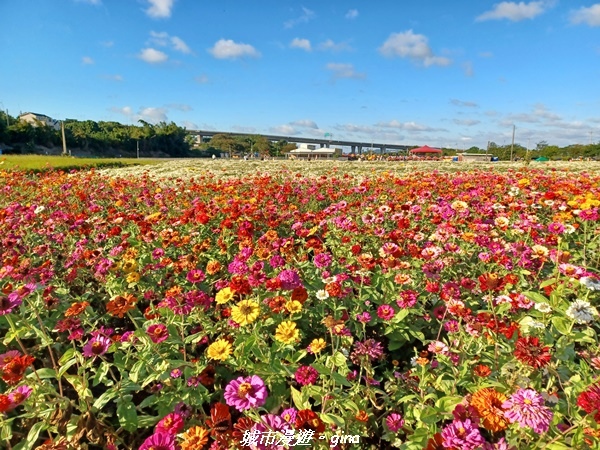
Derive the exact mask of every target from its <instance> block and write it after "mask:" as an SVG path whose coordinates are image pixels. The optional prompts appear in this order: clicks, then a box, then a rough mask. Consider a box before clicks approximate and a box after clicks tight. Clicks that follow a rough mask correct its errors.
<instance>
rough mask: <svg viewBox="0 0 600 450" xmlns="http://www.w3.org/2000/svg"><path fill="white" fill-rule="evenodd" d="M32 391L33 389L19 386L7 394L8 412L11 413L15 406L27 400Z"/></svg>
mask: <svg viewBox="0 0 600 450" xmlns="http://www.w3.org/2000/svg"><path fill="white" fill-rule="evenodd" d="M32 391H33V389H32V388H30V387H29V386H19V387H18V388H16V389H15V390H14V391H12V392H11V393H10V394H8V400H9V401H10V406H9V408H8V410H9V411H11V410H13V409H15V408H16V407H17V406H19V405H20V404H21V403H23V402H24V401H25V400H27V399H28V398H29V396H30V395H31V392H32Z"/></svg>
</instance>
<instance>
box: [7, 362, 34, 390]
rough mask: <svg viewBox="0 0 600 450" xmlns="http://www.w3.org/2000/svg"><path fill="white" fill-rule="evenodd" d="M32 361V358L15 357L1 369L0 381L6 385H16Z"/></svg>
mask: <svg viewBox="0 0 600 450" xmlns="http://www.w3.org/2000/svg"><path fill="white" fill-rule="evenodd" d="M33 361H35V358H34V357H33V356H29V355H22V356H17V357H16V358H14V359H12V360H11V361H9V362H8V363H7V364H5V365H4V366H3V367H2V379H3V380H4V381H6V382H7V383H8V384H17V383H18V382H19V381H21V379H22V378H23V375H24V374H25V370H26V369H27V367H29V366H30V365H31V364H33Z"/></svg>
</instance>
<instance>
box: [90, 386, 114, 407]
mask: <svg viewBox="0 0 600 450" xmlns="http://www.w3.org/2000/svg"><path fill="white" fill-rule="evenodd" d="M117 394H118V393H117V391H116V390H115V389H114V388H113V389H109V390H107V391H104V392H103V393H102V394H101V395H100V397H98V398H97V399H96V401H95V402H94V404H93V405H92V406H93V407H94V408H97V409H102V408H104V406H105V405H106V404H107V403H108V402H110V401H111V400H112V399H113V398H115V397H116V396H117Z"/></svg>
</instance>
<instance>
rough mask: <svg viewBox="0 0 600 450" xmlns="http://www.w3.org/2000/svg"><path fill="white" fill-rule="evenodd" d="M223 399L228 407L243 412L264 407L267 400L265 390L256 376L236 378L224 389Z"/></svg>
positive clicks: (263, 384)
mask: <svg viewBox="0 0 600 450" xmlns="http://www.w3.org/2000/svg"><path fill="white" fill-rule="evenodd" d="M223 397H224V398H225V402H226V403H227V404H228V405H229V406H233V407H234V408H236V409H237V410H238V411H244V410H246V409H251V408H258V407H259V406H262V405H264V404H265V401H266V400H267V388H266V387H265V383H264V381H263V380H262V379H261V378H260V377H259V376H257V375H252V376H250V377H245V378H244V377H238V378H237V379H235V380H232V381H230V382H229V384H228V385H227V386H226V387H225V393H224V394H223Z"/></svg>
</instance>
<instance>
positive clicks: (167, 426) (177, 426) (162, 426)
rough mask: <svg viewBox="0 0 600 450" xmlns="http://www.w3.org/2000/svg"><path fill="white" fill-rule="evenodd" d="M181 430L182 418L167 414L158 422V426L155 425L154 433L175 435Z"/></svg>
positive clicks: (178, 415)
mask: <svg viewBox="0 0 600 450" xmlns="http://www.w3.org/2000/svg"><path fill="white" fill-rule="evenodd" d="M181 430H183V416H182V415H181V414H178V413H175V412H172V413H170V414H167V415H166V416H165V417H163V418H162V420H161V421H160V422H158V424H156V429H155V430H154V432H155V433H166V434H172V435H176V434H177V433H179V432H180V431H181Z"/></svg>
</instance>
